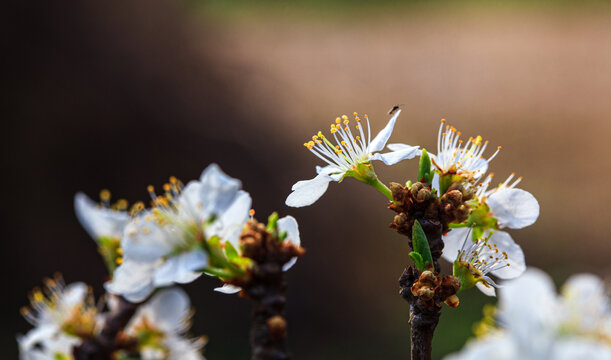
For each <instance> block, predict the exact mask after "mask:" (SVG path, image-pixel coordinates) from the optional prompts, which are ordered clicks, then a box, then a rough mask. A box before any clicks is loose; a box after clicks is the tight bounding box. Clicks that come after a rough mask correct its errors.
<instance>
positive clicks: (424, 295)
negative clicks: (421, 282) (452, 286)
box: [416, 286, 435, 301]
mask: <svg viewBox="0 0 611 360" xmlns="http://www.w3.org/2000/svg"><path fill="white" fill-rule="evenodd" d="M416 296H418V297H420V298H421V299H422V300H424V301H429V300H431V299H432V298H433V296H435V291H433V289H431V288H430V287H428V286H424V287H421V288H420V289H418V291H417V293H416Z"/></svg>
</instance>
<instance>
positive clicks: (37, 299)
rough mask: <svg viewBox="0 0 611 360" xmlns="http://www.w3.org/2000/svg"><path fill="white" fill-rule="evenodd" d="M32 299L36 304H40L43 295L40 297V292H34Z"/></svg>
mask: <svg viewBox="0 0 611 360" xmlns="http://www.w3.org/2000/svg"><path fill="white" fill-rule="evenodd" d="M32 297H33V298H34V301H36V302H42V301H43V300H44V299H45V297H44V295H42V292H40V290H38V291H34V293H33V294H32Z"/></svg>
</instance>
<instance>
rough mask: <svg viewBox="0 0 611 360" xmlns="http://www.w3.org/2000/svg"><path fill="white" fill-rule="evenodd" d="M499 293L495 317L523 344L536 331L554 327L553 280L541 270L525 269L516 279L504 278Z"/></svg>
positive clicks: (556, 308)
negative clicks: (517, 336)
mask: <svg viewBox="0 0 611 360" xmlns="http://www.w3.org/2000/svg"><path fill="white" fill-rule="evenodd" d="M499 293H500V298H501V302H500V303H499V316H500V317H501V320H502V321H503V323H504V324H506V326H507V327H508V328H509V329H510V330H512V332H513V333H514V334H516V335H519V336H520V337H522V338H523V340H522V342H524V343H528V341H529V340H528V339H529V338H532V337H533V336H537V337H539V335H537V334H540V335H541V336H543V335H545V333H546V331H544V330H545V329H553V328H555V324H556V323H557V321H558V320H559V319H560V318H559V317H558V314H559V310H560V308H559V303H558V300H557V295H556V289H555V287H554V283H553V282H552V280H551V279H550V277H549V276H548V275H547V274H545V273H544V272H542V271H541V270H538V269H533V268H529V269H528V270H526V272H525V273H524V274H523V275H522V276H520V277H519V278H517V279H515V280H511V281H505V282H504V283H503V287H501V288H500V289H499ZM540 340H541V342H543V340H544V339H543V338H541V339H540Z"/></svg>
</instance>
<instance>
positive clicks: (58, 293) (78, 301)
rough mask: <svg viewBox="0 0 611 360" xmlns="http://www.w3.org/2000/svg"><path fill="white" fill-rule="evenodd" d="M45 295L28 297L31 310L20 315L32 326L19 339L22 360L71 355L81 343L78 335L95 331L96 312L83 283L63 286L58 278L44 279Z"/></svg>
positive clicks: (37, 294)
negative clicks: (32, 326) (74, 348)
mask: <svg viewBox="0 0 611 360" xmlns="http://www.w3.org/2000/svg"><path fill="white" fill-rule="evenodd" d="M45 285H46V286H45V287H46V290H45V293H46V294H47V295H46V296H45V295H43V292H42V291H41V290H39V289H35V290H34V291H33V292H32V295H31V297H30V303H31V308H23V309H22V314H23V316H24V317H25V318H26V320H27V321H28V322H29V323H31V324H32V325H34V328H33V329H32V330H30V331H29V332H28V333H27V334H26V335H23V336H19V337H18V338H17V341H18V343H19V350H20V353H21V358H22V359H43V358H46V359H54V358H55V355H56V354H62V355H66V354H70V353H71V350H72V347H73V346H74V345H77V344H78V343H80V341H81V340H80V338H79V337H77V334H79V335H87V334H89V335H92V334H94V333H95V332H96V331H97V330H98V329H97V324H96V316H97V311H96V307H95V305H94V303H93V299H92V297H91V292H90V290H89V289H88V287H87V285H85V284H84V283H80V282H77V283H72V284H70V285H68V286H66V285H65V284H64V282H63V280H62V279H61V278H59V277H58V278H56V279H47V280H46V282H45Z"/></svg>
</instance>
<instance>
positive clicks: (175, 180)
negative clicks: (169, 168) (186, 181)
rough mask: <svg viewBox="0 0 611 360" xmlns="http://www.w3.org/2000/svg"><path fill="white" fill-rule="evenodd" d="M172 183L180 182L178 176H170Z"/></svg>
mask: <svg viewBox="0 0 611 360" xmlns="http://www.w3.org/2000/svg"><path fill="white" fill-rule="evenodd" d="M170 183H171V184H177V183H178V179H177V178H176V176H170Z"/></svg>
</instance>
